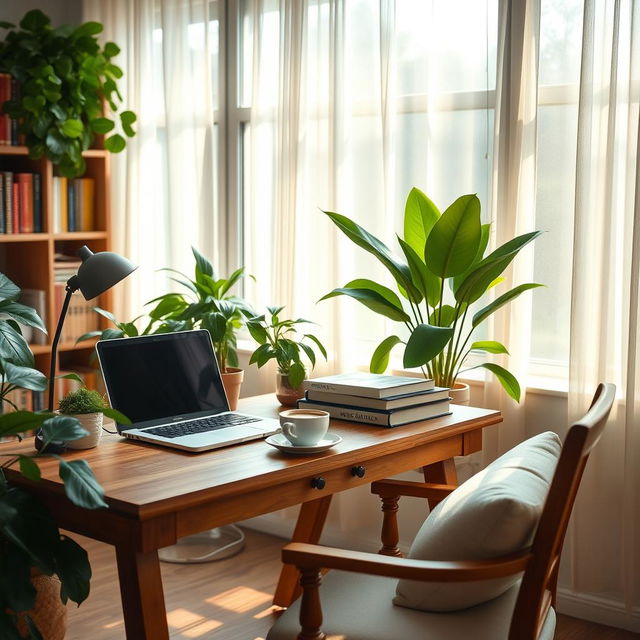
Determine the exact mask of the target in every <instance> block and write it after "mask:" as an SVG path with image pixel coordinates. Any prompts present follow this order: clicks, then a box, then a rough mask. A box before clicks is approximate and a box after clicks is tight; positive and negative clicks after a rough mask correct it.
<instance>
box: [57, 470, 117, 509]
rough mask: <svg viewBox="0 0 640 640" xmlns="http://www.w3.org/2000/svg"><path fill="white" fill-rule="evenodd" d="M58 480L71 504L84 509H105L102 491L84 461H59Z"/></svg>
mask: <svg viewBox="0 0 640 640" xmlns="http://www.w3.org/2000/svg"><path fill="white" fill-rule="evenodd" d="M59 469H60V471H59V473H60V478H62V480H63V482H64V490H65V493H66V494H67V497H68V498H69V500H71V502H73V504H75V505H77V506H78V507H83V508H85V509H97V508H99V507H107V506H108V505H107V503H106V502H105V501H104V500H103V496H104V491H103V490H102V487H101V486H100V485H99V484H98V481H97V480H96V479H95V476H94V475H93V472H92V471H91V467H89V465H88V463H87V461H86V460H71V461H69V462H67V461H66V460H62V459H61V460H60V467H59Z"/></svg>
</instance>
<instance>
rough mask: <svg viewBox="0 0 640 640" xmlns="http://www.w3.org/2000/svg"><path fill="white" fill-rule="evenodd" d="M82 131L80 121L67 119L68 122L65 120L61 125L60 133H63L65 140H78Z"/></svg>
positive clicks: (82, 126) (82, 127)
mask: <svg viewBox="0 0 640 640" xmlns="http://www.w3.org/2000/svg"><path fill="white" fill-rule="evenodd" d="M83 129H84V125H83V124H82V121H80V120H77V119H74V118H69V120H65V121H64V122H63V123H62V133H64V135H65V136H67V138H79V137H80V136H81V135H82V130H83Z"/></svg>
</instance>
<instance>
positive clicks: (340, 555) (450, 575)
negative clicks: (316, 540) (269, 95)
mask: <svg viewBox="0 0 640 640" xmlns="http://www.w3.org/2000/svg"><path fill="white" fill-rule="evenodd" d="M531 557H532V556H531V553H530V551H529V549H526V550H525V551H522V552H520V553H517V554H511V555H508V556H502V557H500V558H494V559H492V560H473V561H459V562H458V561H455V562H448V561H441V560H412V559H409V558H394V557H389V556H381V555H379V554H376V553H363V552H361V551H348V550H346V549H336V548H333V547H323V546H320V545H315V544H304V543H301V542H293V543H291V544H288V545H286V546H285V547H284V548H283V549H282V561H283V562H284V563H285V564H293V565H296V566H297V567H298V568H299V569H338V570H340V571H354V572H356V573H368V574H371V575H376V576H385V577H388V578H402V579H405V580H422V581H425V582H426V581H429V582H469V581H473V580H484V579H487V578H502V577H504V576H509V575H513V574H515V573H520V572H521V571H524V570H525V568H526V567H527V564H528V563H529V561H530V559H531Z"/></svg>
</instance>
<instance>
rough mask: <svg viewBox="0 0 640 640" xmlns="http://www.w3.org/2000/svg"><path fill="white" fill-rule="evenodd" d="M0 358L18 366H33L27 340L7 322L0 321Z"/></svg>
mask: <svg viewBox="0 0 640 640" xmlns="http://www.w3.org/2000/svg"><path fill="white" fill-rule="evenodd" d="M0 358H2V359H4V360H5V361H8V362H12V363H13V364H17V365H20V366H25V367H32V366H33V354H32V353H31V349H29V345H28V344H27V341H26V340H25V339H24V337H23V336H22V334H21V333H19V332H18V331H16V330H15V329H14V328H13V327H11V325H10V324H9V323H7V322H0Z"/></svg>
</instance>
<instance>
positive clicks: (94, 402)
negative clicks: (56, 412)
mask: <svg viewBox="0 0 640 640" xmlns="http://www.w3.org/2000/svg"><path fill="white" fill-rule="evenodd" d="M105 407H106V402H105V401H104V398H103V397H102V396H101V395H100V394H99V393H98V392H97V391H93V390H91V389H84V388H81V389H78V390H76V391H71V392H70V393H68V394H67V395H66V396H65V397H64V398H62V400H60V407H59V409H60V413H63V414H66V415H74V414H82V413H100V412H101V411H102V410H103V409H104V408H105Z"/></svg>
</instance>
